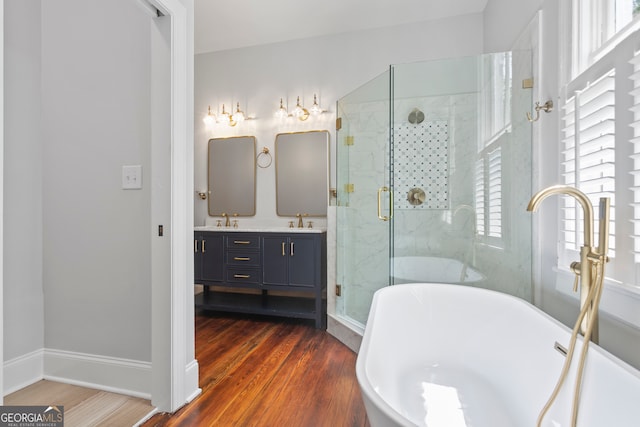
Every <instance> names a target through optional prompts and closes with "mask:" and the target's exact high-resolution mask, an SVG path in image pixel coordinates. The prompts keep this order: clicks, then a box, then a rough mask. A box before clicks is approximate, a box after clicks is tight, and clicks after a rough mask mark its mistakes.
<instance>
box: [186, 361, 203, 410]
mask: <svg viewBox="0 0 640 427" xmlns="http://www.w3.org/2000/svg"><path fill="white" fill-rule="evenodd" d="M199 371H200V369H199V365H198V361H197V360H195V359H194V360H193V361H192V362H191V363H188V364H187V368H186V369H185V385H186V390H185V391H186V393H185V396H187V401H186V402H185V403H189V402H191V401H192V400H193V399H195V398H196V397H198V395H200V393H202V389H201V388H200V387H198V378H199V377H198V374H199Z"/></svg>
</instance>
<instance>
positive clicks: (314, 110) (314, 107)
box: [309, 93, 322, 116]
mask: <svg viewBox="0 0 640 427" xmlns="http://www.w3.org/2000/svg"><path fill="white" fill-rule="evenodd" d="M309 112H310V113H311V114H313V115H314V116H317V115H318V114H320V113H322V108H320V105H319V104H318V99H317V98H316V95H315V93H314V94H313V105H312V106H311V108H309Z"/></svg>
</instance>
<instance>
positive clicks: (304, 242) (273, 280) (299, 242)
mask: <svg viewBox="0 0 640 427" xmlns="http://www.w3.org/2000/svg"><path fill="white" fill-rule="evenodd" d="M263 245H264V248H263V264H262V269H263V270H262V271H263V276H262V283H263V284H265V285H283V286H302V287H313V286H315V285H317V284H318V283H319V279H318V276H317V272H318V269H319V268H320V258H319V255H320V236H319V235H302V234H292V235H274V236H269V237H266V236H265V237H264V238H263Z"/></svg>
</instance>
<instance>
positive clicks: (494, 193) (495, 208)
mask: <svg viewBox="0 0 640 427" xmlns="http://www.w3.org/2000/svg"><path fill="white" fill-rule="evenodd" d="M488 161H489V180H488V182H489V188H488V190H489V197H488V203H489V233H488V235H489V237H495V238H501V237H502V154H501V149H500V147H498V148H496V149H495V150H493V151H491V152H490V153H489V156H488Z"/></svg>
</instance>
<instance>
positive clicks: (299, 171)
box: [275, 130, 329, 217]
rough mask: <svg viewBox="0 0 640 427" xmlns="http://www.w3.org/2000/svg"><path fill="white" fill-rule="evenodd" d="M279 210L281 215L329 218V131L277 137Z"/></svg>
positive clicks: (286, 134) (277, 203)
mask: <svg viewBox="0 0 640 427" xmlns="http://www.w3.org/2000/svg"><path fill="white" fill-rule="evenodd" d="M275 147H276V211H277V214H278V215H279V216H296V215H297V214H302V215H305V214H306V215H308V216H316V217H320V216H327V206H328V204H329V132H328V131H326V130H324V131H310V132H294V133H281V134H278V135H276V143H275Z"/></svg>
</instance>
